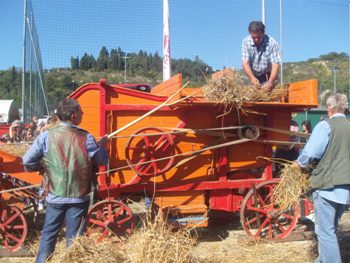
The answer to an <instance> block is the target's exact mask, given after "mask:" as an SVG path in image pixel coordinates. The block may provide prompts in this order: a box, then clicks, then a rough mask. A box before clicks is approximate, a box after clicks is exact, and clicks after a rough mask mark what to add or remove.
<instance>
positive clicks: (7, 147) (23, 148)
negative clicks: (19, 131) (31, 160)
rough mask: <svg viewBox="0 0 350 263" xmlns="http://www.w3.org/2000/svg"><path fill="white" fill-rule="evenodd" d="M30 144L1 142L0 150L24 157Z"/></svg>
mask: <svg viewBox="0 0 350 263" xmlns="http://www.w3.org/2000/svg"><path fill="white" fill-rule="evenodd" d="M30 146H31V144H29V143H0V151H3V152H6V153H9V154H12V155H15V156H19V157H23V155H24V154H25V153H26V152H27V151H28V149H29V148H30Z"/></svg>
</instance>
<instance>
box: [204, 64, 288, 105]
mask: <svg viewBox="0 0 350 263" xmlns="http://www.w3.org/2000/svg"><path fill="white" fill-rule="evenodd" d="M202 90H203V95H204V99H205V100H207V101H212V102H218V103H223V104H235V105H237V106H239V107H240V106H242V104H243V103H244V102H259V101H260V102H263V101H265V102H279V101H283V100H284V99H285V98H286V97H287V95H288V85H277V86H276V87H274V89H273V90H272V91H271V92H263V91H262V90H261V87H260V86H253V85H246V84H245V79H244V77H243V76H242V75H241V74H239V72H237V71H230V72H229V73H225V74H220V75H218V76H216V77H215V78H211V79H207V84H206V85H204V86H203V87H202Z"/></svg>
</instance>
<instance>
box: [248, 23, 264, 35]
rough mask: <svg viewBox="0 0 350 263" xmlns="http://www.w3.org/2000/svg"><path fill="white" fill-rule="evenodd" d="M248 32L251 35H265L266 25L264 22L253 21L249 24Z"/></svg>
mask: <svg viewBox="0 0 350 263" xmlns="http://www.w3.org/2000/svg"><path fill="white" fill-rule="evenodd" d="M248 32H249V33H252V32H254V33H258V32H261V33H265V25H264V24H263V22H261V21H252V22H250V23H249V27H248Z"/></svg>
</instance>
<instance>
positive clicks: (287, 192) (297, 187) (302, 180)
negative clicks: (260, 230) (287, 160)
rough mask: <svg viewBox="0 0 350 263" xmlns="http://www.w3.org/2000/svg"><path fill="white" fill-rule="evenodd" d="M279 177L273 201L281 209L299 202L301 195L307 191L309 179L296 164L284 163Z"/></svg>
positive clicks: (288, 207)
mask: <svg viewBox="0 0 350 263" xmlns="http://www.w3.org/2000/svg"><path fill="white" fill-rule="evenodd" d="M280 177H281V181H280V182H279V184H278V185H277V187H276V189H275V192H274V201H275V203H276V204H277V205H278V206H279V207H280V209H281V210H282V211H283V210H287V209H290V208H291V207H293V206H294V205H297V204H298V203H299V200H300V197H301V195H303V194H305V193H306V192H307V191H308V186H309V179H308V175H307V174H305V173H304V172H303V171H302V169H301V168H300V166H299V165H298V164H284V168H283V169H282V171H281V175H280Z"/></svg>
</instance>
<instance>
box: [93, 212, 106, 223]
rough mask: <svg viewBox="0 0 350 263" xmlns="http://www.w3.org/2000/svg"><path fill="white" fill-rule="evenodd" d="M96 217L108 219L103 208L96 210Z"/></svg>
mask: <svg viewBox="0 0 350 263" xmlns="http://www.w3.org/2000/svg"><path fill="white" fill-rule="evenodd" d="M96 218H101V219H102V221H107V218H106V217H105V215H104V213H103V211H102V210H97V211H96Z"/></svg>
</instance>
